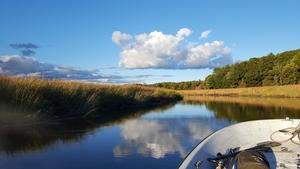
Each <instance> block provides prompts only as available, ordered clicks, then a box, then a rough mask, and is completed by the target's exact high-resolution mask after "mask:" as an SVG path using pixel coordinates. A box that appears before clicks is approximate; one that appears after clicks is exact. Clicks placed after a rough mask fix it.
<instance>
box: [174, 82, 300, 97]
mask: <svg viewBox="0 0 300 169" xmlns="http://www.w3.org/2000/svg"><path fill="white" fill-rule="evenodd" d="M178 92H179V93H180V94H181V95H182V96H184V97H186V96H255V97H287V98H300V85H285V86H265V87H249V88H234V89H210V90H183V91H178Z"/></svg>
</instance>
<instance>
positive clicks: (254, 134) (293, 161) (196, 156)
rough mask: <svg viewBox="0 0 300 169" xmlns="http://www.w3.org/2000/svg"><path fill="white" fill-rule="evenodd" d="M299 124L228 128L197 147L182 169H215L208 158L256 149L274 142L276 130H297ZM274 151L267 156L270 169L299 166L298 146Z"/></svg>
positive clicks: (284, 122)
mask: <svg viewBox="0 0 300 169" xmlns="http://www.w3.org/2000/svg"><path fill="white" fill-rule="evenodd" d="M299 123H300V119H293V120H282V119H276V120H257V121H249V122H243V123H238V124H235V125H232V126H229V127H226V128H224V129H222V130H219V131H217V132H215V133H213V134H212V135H210V136H208V137H207V138H206V139H204V140H203V141H202V142H201V143H200V144H199V145H197V146H196V147H195V148H194V150H193V151H192V152H191V153H190V154H189V155H188V156H187V157H186V159H185V160H184V161H183V162H182V164H181V165H180V167H179V169H195V164H196V163H197V162H198V161H200V162H201V165H200V166H199V168H200V169H202V168H203V169H209V168H215V164H213V163H211V162H209V161H208V160H207V158H212V157H216V155H217V153H222V154H226V152H228V149H229V148H239V150H244V149H247V148H250V147H254V146H256V145H257V143H261V142H266V141H271V139H270V135H271V134H272V133H274V132H275V131H278V130H281V129H284V128H288V127H296V126H297V125H298V124H299ZM297 139H298V138H297ZM272 151H273V152H270V153H265V155H266V157H267V159H268V161H269V163H270V168H271V169H275V168H297V167H299V166H298V165H299V161H300V157H299V156H300V146H299V145H297V144H294V143H292V142H291V141H287V142H284V143H282V145H281V146H279V147H275V148H274V149H272ZM198 163H199V162H198Z"/></svg>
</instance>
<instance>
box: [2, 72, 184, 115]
mask: <svg viewBox="0 0 300 169" xmlns="http://www.w3.org/2000/svg"><path fill="white" fill-rule="evenodd" d="M0 96H1V97H0V102H2V103H5V104H9V105H13V106H19V107H22V108H24V109H25V108H26V109H28V110H33V111H37V113H36V116H51V117H89V116H106V115H110V114H114V112H120V111H126V110H137V109H141V108H146V107H154V106H158V105H163V104H167V103H170V102H174V101H177V100H180V99H181V96H180V95H179V94H178V93H176V92H172V91H167V90H162V89H157V88H150V87H142V86H137V85H122V86H120V85H99V84H87V83H79V82H67V81H58V80H41V79H37V78H12V77H4V76H2V77H0Z"/></svg>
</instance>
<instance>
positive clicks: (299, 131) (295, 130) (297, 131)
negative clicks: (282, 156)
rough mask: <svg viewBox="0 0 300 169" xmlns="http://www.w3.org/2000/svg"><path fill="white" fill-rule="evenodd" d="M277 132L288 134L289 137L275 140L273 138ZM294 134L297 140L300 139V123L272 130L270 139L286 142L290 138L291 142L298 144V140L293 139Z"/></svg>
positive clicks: (299, 143)
mask: <svg viewBox="0 0 300 169" xmlns="http://www.w3.org/2000/svg"><path fill="white" fill-rule="evenodd" d="M278 133H283V134H285V135H290V137H289V138H287V139H284V140H276V139H275V138H274V136H275V135H276V134H278ZM296 136H298V140H300V123H299V124H298V125H297V126H296V127H288V128H284V129H281V130H277V131H275V132H273V133H272V134H271V135H270V139H271V140H272V141H274V142H279V143H284V142H287V141H289V140H291V142H292V143H294V144H297V145H300V142H298V143H297V142H296V141H294V138H295V137H296Z"/></svg>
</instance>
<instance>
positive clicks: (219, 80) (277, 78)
mask: <svg viewBox="0 0 300 169" xmlns="http://www.w3.org/2000/svg"><path fill="white" fill-rule="evenodd" d="M298 83H300V49H298V50H293V51H287V52H283V53H279V54H276V55H274V54H273V53H270V54H269V55H267V56H263V57H261V58H251V59H250V60H248V61H244V62H240V63H235V64H232V65H228V66H225V67H222V68H215V69H214V71H213V73H212V74H211V75H209V76H207V77H206V79H205V88H208V89H218V88H238V87H257V86H273V85H287V84H298Z"/></svg>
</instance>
